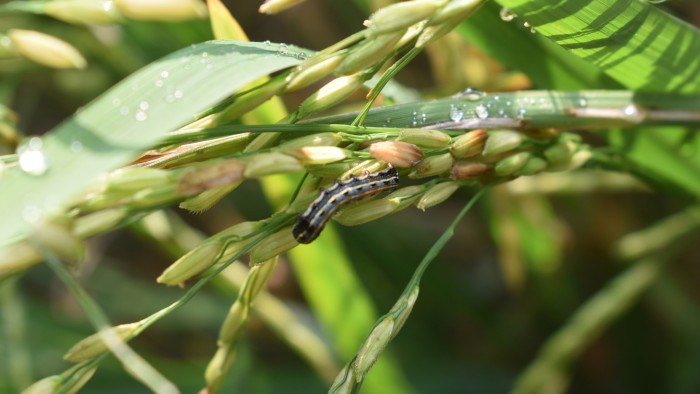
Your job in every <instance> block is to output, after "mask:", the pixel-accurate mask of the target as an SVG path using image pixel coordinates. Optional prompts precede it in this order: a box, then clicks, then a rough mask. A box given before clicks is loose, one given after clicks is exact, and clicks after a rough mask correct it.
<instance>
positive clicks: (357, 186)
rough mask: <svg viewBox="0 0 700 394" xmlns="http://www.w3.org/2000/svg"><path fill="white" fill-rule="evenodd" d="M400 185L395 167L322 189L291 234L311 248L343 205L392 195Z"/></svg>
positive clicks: (337, 182)
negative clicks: (312, 243) (386, 192)
mask: <svg viewBox="0 0 700 394" xmlns="http://www.w3.org/2000/svg"><path fill="white" fill-rule="evenodd" d="M398 184H399V174H398V173H397V172H396V169H395V168H394V167H391V166H390V167H388V168H385V169H383V170H381V171H378V172H375V173H372V174H370V173H369V172H368V171H365V173H364V174H363V175H361V176H359V177H358V176H354V175H353V176H351V177H350V178H349V179H347V180H344V181H336V182H335V183H334V184H333V186H331V187H329V188H326V189H323V190H322V191H321V193H320V194H319V195H318V197H317V198H316V199H315V200H314V202H312V203H311V205H309V207H308V208H307V209H306V211H305V212H304V213H303V214H300V215H299V216H298V217H297V221H296V223H294V227H293V228H292V233H293V234H294V238H295V239H296V240H297V242H299V243H302V244H308V243H310V242H312V241H313V240H314V239H316V237H318V235H319V234H320V233H321V230H323V227H324V226H325V225H326V223H327V222H328V220H330V218H331V216H333V214H334V213H335V212H336V211H338V209H340V207H342V206H343V205H345V204H347V203H349V202H352V201H357V200H362V199H364V198H367V197H369V196H373V195H375V194H378V193H381V192H383V191H385V190H386V191H392V190H394V189H396V187H397V186H398Z"/></svg>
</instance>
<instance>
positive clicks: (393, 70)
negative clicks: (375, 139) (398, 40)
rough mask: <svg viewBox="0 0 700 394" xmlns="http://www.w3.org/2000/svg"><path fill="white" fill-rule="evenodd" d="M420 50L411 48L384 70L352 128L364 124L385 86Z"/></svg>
mask: <svg viewBox="0 0 700 394" xmlns="http://www.w3.org/2000/svg"><path fill="white" fill-rule="evenodd" d="M421 50H422V49H421V48H413V49H411V50H410V51H408V53H406V54H405V55H403V56H402V57H401V59H399V60H398V61H397V62H395V63H394V64H392V65H391V67H389V69H387V70H386V72H385V73H384V75H382V76H381V78H380V79H379V82H377V84H376V85H374V87H373V88H372V90H371V91H370V92H369V100H368V101H367V104H365V107H364V108H363V109H362V111H360V114H359V115H357V118H355V120H354V121H353V122H352V125H353V126H361V125H362V124H364V121H365V118H366V117H367V114H368V113H369V110H370V109H371V108H372V104H374V101H375V100H376V99H377V97H379V94H380V93H381V92H382V90H383V89H384V87H385V86H386V84H388V83H389V81H391V79H392V78H394V76H395V75H396V74H398V72H399V71H401V70H402V69H403V68H404V67H405V66H406V65H407V64H408V63H410V62H411V60H413V58H415V57H416V56H418V54H419V53H420V52H421Z"/></svg>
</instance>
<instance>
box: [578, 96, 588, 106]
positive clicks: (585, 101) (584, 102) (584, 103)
mask: <svg viewBox="0 0 700 394" xmlns="http://www.w3.org/2000/svg"><path fill="white" fill-rule="evenodd" d="M578 105H579V106H580V107H585V106H587V105H588V100H586V99H585V98H583V97H581V98H580V99H578Z"/></svg>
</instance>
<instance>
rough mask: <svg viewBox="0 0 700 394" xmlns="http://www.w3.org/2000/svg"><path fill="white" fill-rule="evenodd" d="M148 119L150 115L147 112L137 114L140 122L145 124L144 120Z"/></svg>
mask: <svg viewBox="0 0 700 394" xmlns="http://www.w3.org/2000/svg"><path fill="white" fill-rule="evenodd" d="M146 118H148V115H147V114H146V113H145V112H143V111H138V112H136V120H138V121H139V122H143V121H144V120H146Z"/></svg>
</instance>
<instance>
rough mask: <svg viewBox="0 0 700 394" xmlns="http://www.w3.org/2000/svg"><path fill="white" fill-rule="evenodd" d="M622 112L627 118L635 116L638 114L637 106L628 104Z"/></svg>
mask: <svg viewBox="0 0 700 394" xmlns="http://www.w3.org/2000/svg"><path fill="white" fill-rule="evenodd" d="M622 112H623V113H624V114H625V115H627V116H632V115H635V114H636V113H637V112H638V110H637V106H636V105H634V104H629V105H628V106H626V107H625V108H624V109H623V110H622Z"/></svg>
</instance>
